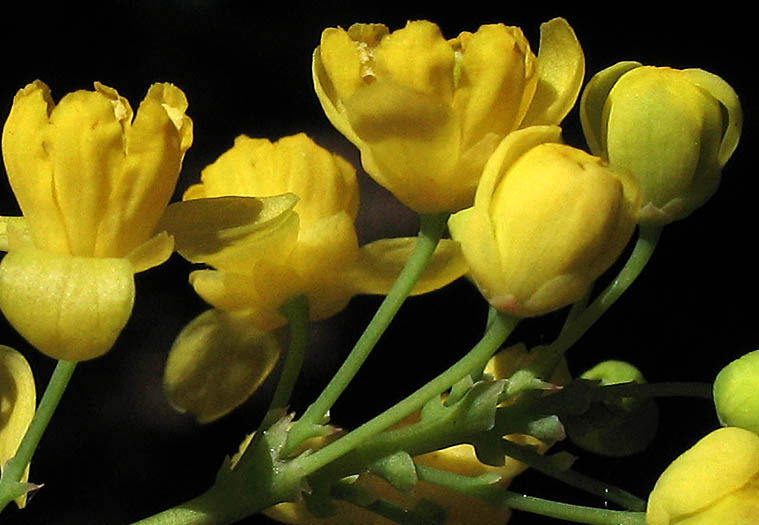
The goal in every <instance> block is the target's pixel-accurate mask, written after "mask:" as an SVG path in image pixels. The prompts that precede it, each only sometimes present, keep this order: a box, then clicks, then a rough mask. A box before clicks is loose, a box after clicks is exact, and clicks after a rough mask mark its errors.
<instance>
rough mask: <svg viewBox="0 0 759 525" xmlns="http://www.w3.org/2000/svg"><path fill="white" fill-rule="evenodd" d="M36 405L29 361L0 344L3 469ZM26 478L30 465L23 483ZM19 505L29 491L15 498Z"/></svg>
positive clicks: (0, 453) (0, 458) (0, 457)
mask: <svg viewBox="0 0 759 525" xmlns="http://www.w3.org/2000/svg"><path fill="white" fill-rule="evenodd" d="M36 406H37V393H36V389H35V386H34V376H33V375H32V369H31V368H30V367H29V363H27V362H26V359H24V356H23V355H21V354H20V353H19V352H17V351H16V350H14V349H13V348H10V347H8V346H5V345H0V468H3V467H4V466H5V463H6V462H7V461H8V460H9V459H11V458H12V457H13V456H15V455H16V451H17V450H18V447H19V445H20V444H21V440H22V439H23V438H24V434H26V430H27V429H28V428H29V425H30V424H31V422H32V419H33V418H34V410H35V408H36ZM27 479H29V466H27V467H26V470H25V471H24V475H23V477H22V478H21V482H25V481H26V480H27ZM16 504H17V505H18V506H19V508H24V507H25V506H26V494H24V495H23V496H20V497H18V498H16Z"/></svg>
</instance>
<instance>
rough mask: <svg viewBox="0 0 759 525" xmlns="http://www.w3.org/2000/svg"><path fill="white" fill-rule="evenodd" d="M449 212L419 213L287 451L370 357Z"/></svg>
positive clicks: (429, 254)
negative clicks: (403, 251) (391, 280)
mask: <svg viewBox="0 0 759 525" xmlns="http://www.w3.org/2000/svg"><path fill="white" fill-rule="evenodd" d="M448 216H449V214H448V213H442V214H435V215H420V221H421V225H420V228H419V236H418V237H417V242H416V246H415V248H414V251H413V253H412V255H411V257H410V259H409V260H408V262H407V263H406V265H405V267H404V268H403V270H402V271H401V273H400V275H399V276H398V279H397V280H396V282H395V284H394V285H393V287H392V288H391V289H390V291H389V292H388V294H387V296H386V297H385V299H384V300H383V301H382V304H381V305H380V307H379V308H378V310H377V312H376V313H375V314H374V317H373V318H372V320H371V321H370V322H369V325H368V326H367V327H366V330H364V333H363V334H362V335H361V337H360V338H359V340H358V341H357V342H356V344H355V346H354V347H353V350H351V352H350V354H349V355H348V357H347V358H346V359H345V362H343V364H342V366H340V368H339V369H338V371H337V372H336V373H335V376H334V377H333V378H332V380H331V381H330V382H329V384H328V385H327V386H326V387H325V389H324V391H323V392H322V393H321V394H320V395H319V397H318V398H317V399H316V400H315V401H314V402H313V403H312V404H311V405H310V406H309V407H308V408H307V409H306V411H305V413H304V414H303V416H302V417H301V418H300V419H299V420H298V421H297V422H296V423H295V425H294V426H293V428H292V429H291V431H290V434H289V437H288V440H287V445H286V447H285V453H286V454H287V453H290V452H292V451H293V450H295V449H296V448H297V447H298V445H300V444H301V443H302V442H303V441H304V440H305V439H307V438H309V437H311V436H312V435H314V429H315V427H317V426H319V425H321V424H322V423H323V422H324V418H325V415H326V414H327V413H328V412H329V410H330V408H332V405H334V404H335V402H336V401H337V399H338V398H339V397H340V395H341V394H342V393H343V392H344V391H345V389H346V388H347V386H348V384H349V383H350V382H351V380H352V379H353V377H354V376H355V375H356V373H357V372H358V370H359V369H360V368H361V365H363V364H364V361H366V358H367V357H369V354H370V353H371V351H372V350H373V349H374V346H375V345H376V344H377V341H379V339H380V337H381V336H382V334H383V333H384V332H385V329H387V327H388V325H389V324H390V322H391V321H392V320H393V318H394V317H395V314H396V313H397V312H398V310H399V309H400V307H401V305H402V304H403V302H404V301H405V300H406V298H407V297H408V295H409V294H410V293H411V290H412V289H413V288H414V285H415V284H416V283H417V281H418V280H419V278H420V277H421V276H422V274H423V273H424V269H425V268H426V267H427V263H428V262H429V260H430V259H431V258H432V254H433V252H434V251H435V248H436V247H437V245H438V243H439V242H440V238H441V237H442V236H443V232H444V231H445V226H446V224H447V221H448ZM317 433H318V432H317Z"/></svg>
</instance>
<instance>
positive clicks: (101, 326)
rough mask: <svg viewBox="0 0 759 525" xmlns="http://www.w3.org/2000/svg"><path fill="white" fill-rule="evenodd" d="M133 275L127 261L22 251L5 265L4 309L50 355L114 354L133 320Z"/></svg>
mask: <svg viewBox="0 0 759 525" xmlns="http://www.w3.org/2000/svg"><path fill="white" fill-rule="evenodd" d="M133 273H134V267H133V266H132V264H131V263H130V262H129V261H128V260H127V259H106V258H92V257H72V256H66V255H64V256H60V255H55V254H51V253H49V252H46V251H42V250H39V249H37V248H34V247H21V248H18V249H14V250H12V251H11V252H10V253H8V254H7V255H6V256H5V257H4V258H3V260H2V263H0V309H2V311H3V313H4V314H5V316H6V318H7V319H8V320H9V321H10V323H11V324H12V325H13V326H14V328H16V330H18V331H19V333H20V334H21V335H23V336H24V337H25V338H26V339H27V340H28V341H29V342H30V343H31V344H32V345H33V346H35V347H36V348H37V349H39V350H40V351H41V352H43V353H45V354H47V355H49V356H50V357H53V358H55V359H62V360H66V361H83V360H86V359H92V358H94V357H98V356H100V355H102V354H104V353H105V352H107V351H108V350H110V348H111V347H112V346H113V344H114V343H115V341H116V338H117V337H118V335H119V333H121V330H122V329H123V328H124V325H125V324H126V322H127V320H128V319H129V316H130V314H131V312H132V304H133V302H134V277H133Z"/></svg>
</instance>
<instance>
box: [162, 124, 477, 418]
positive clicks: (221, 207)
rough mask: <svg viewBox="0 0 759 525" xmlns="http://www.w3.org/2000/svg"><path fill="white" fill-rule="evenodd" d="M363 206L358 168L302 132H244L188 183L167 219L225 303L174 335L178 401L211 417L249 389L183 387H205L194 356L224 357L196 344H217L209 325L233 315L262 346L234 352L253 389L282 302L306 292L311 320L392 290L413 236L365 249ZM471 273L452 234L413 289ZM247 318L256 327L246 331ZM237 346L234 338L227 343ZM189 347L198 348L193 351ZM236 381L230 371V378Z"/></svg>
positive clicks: (213, 294)
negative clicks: (221, 392) (188, 388)
mask: <svg viewBox="0 0 759 525" xmlns="http://www.w3.org/2000/svg"><path fill="white" fill-rule="evenodd" d="M358 203H359V194H358V185H357V181H356V176H355V171H354V169H353V167H352V166H351V165H350V164H349V163H348V162H347V161H345V160H344V159H342V158H341V157H339V156H337V155H333V154H332V153H330V152H329V151H327V150H325V149H324V148H322V147H320V146H318V145H317V144H316V143H314V142H313V141H312V140H311V139H310V138H309V137H307V136H306V135H304V134H298V135H293V136H289V137H285V138H282V139H280V140H278V141H276V142H271V141H269V140H266V139H254V138H250V137H246V136H241V137H238V138H237V140H236V141H235V144H234V146H233V147H232V148H231V149H230V150H228V151H227V152H225V153H224V154H223V155H221V156H220V157H219V158H218V159H217V160H216V162H214V163H213V164H211V165H210V166H208V167H207V168H206V169H205V170H203V173H202V182H201V183H200V184H196V185H194V186H192V187H190V188H189V189H188V190H187V192H186V193H185V195H184V198H183V201H182V202H178V203H174V204H172V205H171V206H169V208H168V209H167V212H166V215H165V216H164V219H163V221H162V223H161V228H164V229H166V231H168V232H169V233H170V234H172V235H173V236H174V238H175V240H176V246H177V250H178V251H179V253H180V254H182V256H184V257H185V258H187V259H188V260H190V261H192V262H198V263H205V264H208V265H209V266H211V267H212V268H211V269H202V270H196V271H194V272H192V273H191V275H190V282H191V283H192V286H193V287H194V289H195V291H196V292H197V293H198V295H200V296H201V297H202V298H203V299H205V300H206V301H207V302H208V303H210V304H211V305H212V306H214V307H215V308H216V309H217V310H219V311H222V312H226V315H222V314H220V313H217V314H208V313H206V314H203V316H204V317H203V318H204V321H203V322H202V323H201V322H200V321H198V320H196V321H194V322H193V323H195V324H196V325H197V326H202V330H192V332H193V335H191V334H190V333H189V332H187V333H185V332H183V334H184V336H182V337H180V338H178V339H177V343H175V346H174V348H173V349H172V354H171V355H172V357H170V362H171V361H172V360H174V361H176V362H177V363H181V366H179V365H177V366H176V367H173V369H174V370H176V371H178V370H180V369H181V370H182V371H183V372H182V374H174V373H173V372H172V374H170V376H171V377H169V375H167V376H165V378H166V382H165V385H166V388H167V391H168V393H169V395H170V398H172V399H173V400H174V404H175V406H177V407H178V408H180V409H182V410H186V411H188V412H191V413H194V414H196V415H198V416H199V417H200V418H201V419H203V420H210V419H213V418H214V417H218V416H219V415H221V414H223V413H225V412H227V411H229V410H231V408H233V407H234V406H236V405H237V404H239V403H241V402H242V401H244V400H245V399H246V398H247V397H248V396H249V395H250V394H251V393H252V392H251V390H250V389H249V388H245V389H243V388H242V386H241V387H240V388H239V389H236V390H235V393H234V394H233V395H229V396H225V399H226V400H227V401H226V402H224V403H217V402H215V401H214V402H211V401H212V400H209V402H208V403H205V401H204V402H203V404H205V405H206V406H211V405H213V409H209V410H205V409H203V410H200V409H199V408H198V406H197V405H198V400H197V399H195V400H191V399H190V398H188V397H185V396H181V395H177V393H178V392H177V391H178V389H179V388H180V384H197V378H195V377H191V376H192V375H193V374H195V373H198V372H197V371H200V368H198V367H196V366H195V364H193V360H197V359H200V357H198V356H200V355H209V356H213V355H216V354H218V356H217V359H219V360H221V359H223V358H224V357H223V356H222V354H223V353H224V349H221V348H219V349H218V351H217V352H214V351H213V350H210V351H209V352H204V351H203V352H200V351H198V347H197V345H206V346H208V345H211V344H213V342H214V341H217V340H218V337H216V336H212V337H209V336H208V334H214V333H217V332H219V330H217V329H216V328H219V327H220V324H227V323H232V324H233V325H234V327H235V329H234V331H235V333H237V334H239V337H240V339H241V340H242V339H247V340H255V341H258V342H260V343H261V344H260V345H258V347H259V349H260V350H261V352H259V353H250V352H239V353H237V352H235V353H234V354H235V355H237V356H238V357H239V359H238V360H237V362H236V363H237V365H239V366H237V369H240V370H242V369H247V370H248V372H247V373H248V376H247V377H248V378H249V381H248V382H247V386H249V385H251V384H253V385H258V384H260V382H261V381H262V380H263V379H264V378H265V377H266V375H267V374H268V373H269V372H270V371H271V368H272V366H273V364H274V363H275V362H276V359H277V357H278V351H276V350H273V349H272V345H271V344H269V343H268V342H264V340H265V336H264V335H263V334H262V333H261V332H262V331H263V332H268V331H271V330H273V329H275V328H277V327H279V326H282V325H284V324H285V323H286V319H285V317H284V316H283V315H282V313H281V312H280V311H279V309H280V307H282V306H283V305H284V304H285V303H287V302H288V301H290V300H292V299H294V298H295V297H297V296H299V295H305V296H306V297H307V299H308V304H309V314H310V317H311V319H312V320H319V319H324V318H327V317H330V316H332V315H334V314H336V313H337V312H339V311H340V310H342V309H343V308H345V307H346V306H347V304H348V302H349V301H350V299H351V297H353V296H354V295H356V294H363V293H369V294H385V293H387V291H388V290H389V289H390V287H391V286H392V284H393V282H394V281H395V279H396V278H397V276H398V274H399V273H400V271H401V268H402V267H403V265H404V264H405V262H406V260H407V259H408V257H409V256H410V255H411V252H412V250H413V247H414V244H415V239H414V238H402V239H384V240H379V241H375V242H373V243H370V244H367V245H365V246H362V247H359V244H358V238H357V236H356V229H355V225H354V220H355V218H356V214H357V212H358ZM465 272H466V264H465V262H464V261H463V258H462V257H461V253H460V250H459V247H458V243H456V242H454V241H451V240H450V239H448V240H443V241H442V242H441V243H440V246H439V247H438V250H437V251H436V252H435V254H434V255H433V259H432V262H431V264H430V266H429V268H428V270H427V272H426V273H425V274H424V276H423V277H422V279H421V280H420V282H419V283H418V285H417V287H416V288H415V289H414V293H424V292H428V291H430V290H434V289H437V288H440V287H442V286H444V285H446V284H448V283H449V282H451V281H453V280H454V279H456V278H458V277H460V276H461V275H463V274H464V273H465ZM246 323H247V325H248V328H243V327H244V326H245V324H246ZM191 324H192V323H191ZM213 324H216V325H218V326H217V327H216V328H213V327H212V326H211V325H213ZM219 333H220V332H219ZM225 337H227V336H225ZM231 344H232V343H230V342H229V341H228V337H227V343H225V346H230V345H231ZM190 346H192V347H193V348H194V349H193V350H192V351H190V350H187V348H189V347H190ZM233 346H234V345H233ZM175 355H176V356H178V355H184V356H186V359H184V358H182V359H180V358H179V357H177V358H176V359H174V357H175ZM225 355H227V358H229V355H228V354H225ZM208 359H211V357H209V358H208ZM207 367H208V366H207V365H204V366H203V367H201V368H203V369H206V368H207ZM225 369H226V370H230V369H232V367H230V366H226V367H225ZM194 371H195V372H194ZM188 374H189V375H188ZM214 380H215V381H217V382H218V377H217V378H215V379H214ZM234 382H235V381H232V380H231V379H230V383H229V384H232V383H234ZM243 383H244V382H240V383H239V384H240V385H242V384H243ZM209 392H210V390H209ZM209 395H210V394H209ZM182 399H186V401H182ZM222 405H224V406H222Z"/></svg>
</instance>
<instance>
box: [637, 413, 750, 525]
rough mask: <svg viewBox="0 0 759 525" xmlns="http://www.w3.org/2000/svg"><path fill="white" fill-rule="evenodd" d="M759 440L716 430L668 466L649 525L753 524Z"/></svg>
mask: <svg viewBox="0 0 759 525" xmlns="http://www.w3.org/2000/svg"><path fill="white" fill-rule="evenodd" d="M757 516H759V436H757V435H756V434H754V433H753V432H750V431H748V430H745V429H742V428H738V427H725V428H720V429H718V430H715V431H713V432H712V433H710V434H708V435H707V436H706V437H704V438H702V439H701V440H700V441H699V442H698V443H696V444H695V445H693V447H691V448H690V449H689V450H687V451H686V452H684V453H683V454H682V455H681V456H680V457H678V458H677V459H675V461H673V462H672V464H670V466H669V467H667V469H666V470H665V471H664V472H663V473H662V475H661V476H660V477H659V480H658V481H657V482H656V485H655V486H654V490H652V491H651V494H650V495H649V497H648V508H647V512H646V523H647V524H648V525H674V524H677V525H714V524H718V523H719V524H722V523H725V524H727V523H729V524H730V525H755V524H756V522H757Z"/></svg>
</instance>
